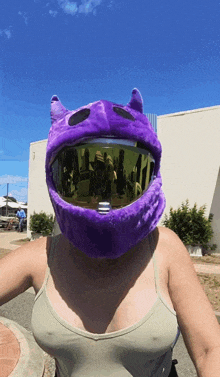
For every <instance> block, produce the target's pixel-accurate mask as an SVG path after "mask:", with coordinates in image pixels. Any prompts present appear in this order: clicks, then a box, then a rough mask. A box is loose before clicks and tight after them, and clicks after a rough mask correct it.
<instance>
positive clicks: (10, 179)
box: [0, 175, 28, 185]
mask: <svg viewBox="0 0 220 377" xmlns="http://www.w3.org/2000/svg"><path fill="white" fill-rule="evenodd" d="M18 182H28V178H26V177H19V176H17V175H16V176H14V175H2V176H1V177H0V185H3V184H6V183H11V184H15V183H18Z"/></svg>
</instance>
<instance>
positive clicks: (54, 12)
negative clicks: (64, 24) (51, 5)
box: [49, 10, 58, 17]
mask: <svg viewBox="0 0 220 377" xmlns="http://www.w3.org/2000/svg"><path fill="white" fill-rule="evenodd" d="M49 13H50V15H51V16H52V17H56V15H57V13H58V12H57V11H56V10H49Z"/></svg>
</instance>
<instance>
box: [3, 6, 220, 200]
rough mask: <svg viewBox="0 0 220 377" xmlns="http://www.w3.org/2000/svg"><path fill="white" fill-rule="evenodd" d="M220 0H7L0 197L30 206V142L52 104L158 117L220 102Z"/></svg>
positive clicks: (44, 126) (44, 125)
mask: <svg viewBox="0 0 220 377" xmlns="http://www.w3.org/2000/svg"><path fill="white" fill-rule="evenodd" d="M219 20H220V0H218V1H216V0H212V2H211V3H209V2H207V1H204V0H200V1H198V0H195V1H194V2H192V1H191V0H190V1H189V0H185V1H181V0H175V1H174V0H170V1H169V2H164V1H162V0H157V1H146V0H136V1H131V0H83V1H82V0H80V1H69V0H46V1H45V0H23V1H22V2H20V1H17V0H7V1H6V0H5V1H2V4H1V15H0V196H2V195H6V192H7V191H6V190H7V186H6V184H5V179H6V176H7V180H8V181H9V183H10V184H9V193H10V194H11V195H12V196H14V197H16V198H17V199H18V200H23V201H26V200H27V188H28V181H27V180H28V159H29V145H30V143H31V142H34V141H38V140H42V139H46V138H47V134H48V131H49V128H50V117H49V111H50V99H51V97H52V95H53V94H57V95H58V96H59V98H60V99H61V101H62V103H63V104H64V105H65V106H66V107H67V108H69V109H72V110H73V109H75V108H78V107H80V106H82V105H85V104H87V103H89V102H93V101H96V100H98V99H107V100H112V101H114V102H116V103H122V104H126V103H127V102H128V101H129V100H130V95H131V91H132V89H133V88H134V87H137V88H138V89H139V90H140V91H141V94H142V96H143V99H144V111H145V112H146V113H156V114H158V115H161V114H168V113H172V112H178V111H184V110H190V109H195V108H201V107H208V106H215V105H219V103H220V95H219V94H220V64H219V57H220V27H219Z"/></svg>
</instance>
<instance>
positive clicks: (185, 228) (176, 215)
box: [162, 199, 217, 252]
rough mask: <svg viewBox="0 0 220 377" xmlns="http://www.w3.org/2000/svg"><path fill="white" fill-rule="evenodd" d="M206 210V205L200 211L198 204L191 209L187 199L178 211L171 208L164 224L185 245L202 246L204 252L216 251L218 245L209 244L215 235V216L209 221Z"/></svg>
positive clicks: (210, 216) (211, 216)
mask: <svg viewBox="0 0 220 377" xmlns="http://www.w3.org/2000/svg"><path fill="white" fill-rule="evenodd" d="M205 209H206V206H205V205H204V206H202V207H200V208H199V209H198V208H197V204H196V203H195V204H194V206H193V208H189V200H188V199H187V200H186V202H185V203H184V202H183V203H182V204H181V207H179V208H178V209H177V210H174V209H173V208H172V207H171V208H170V213H169V216H167V215H165V219H164V220H163V221H162V224H163V225H164V226H165V227H167V228H169V229H172V230H173V231H174V232H175V233H176V234H177V235H178V236H179V238H180V239H181V240H182V242H183V243H184V245H191V246H197V245H198V246H201V247H202V248H203V249H204V252H205V251H206V252H207V251H208V250H215V249H216V247H217V245H216V244H213V245H210V244H209V242H210V240H211V238H212V236H213V234H214V232H213V230H212V225H211V222H212V219H213V214H212V213H211V214H210V215H209V218H208V219H207V218H206V217H205Z"/></svg>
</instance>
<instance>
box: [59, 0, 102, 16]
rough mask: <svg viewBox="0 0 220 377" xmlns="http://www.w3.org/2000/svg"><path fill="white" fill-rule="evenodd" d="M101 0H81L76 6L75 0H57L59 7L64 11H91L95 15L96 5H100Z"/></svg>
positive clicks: (69, 12) (72, 13) (70, 12)
mask: <svg viewBox="0 0 220 377" xmlns="http://www.w3.org/2000/svg"><path fill="white" fill-rule="evenodd" d="M101 2H102V0H82V1H81V4H80V5H79V6H78V5H77V2H75V1H74V2H73V1H69V0H58V3H59V5H60V7H61V8H62V9H63V11H64V12H65V13H68V14H71V15H73V16H74V15H75V14H76V13H85V14H88V13H91V12H92V13H93V14H94V15H95V12H96V7H97V6H98V5H100V4H101Z"/></svg>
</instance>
